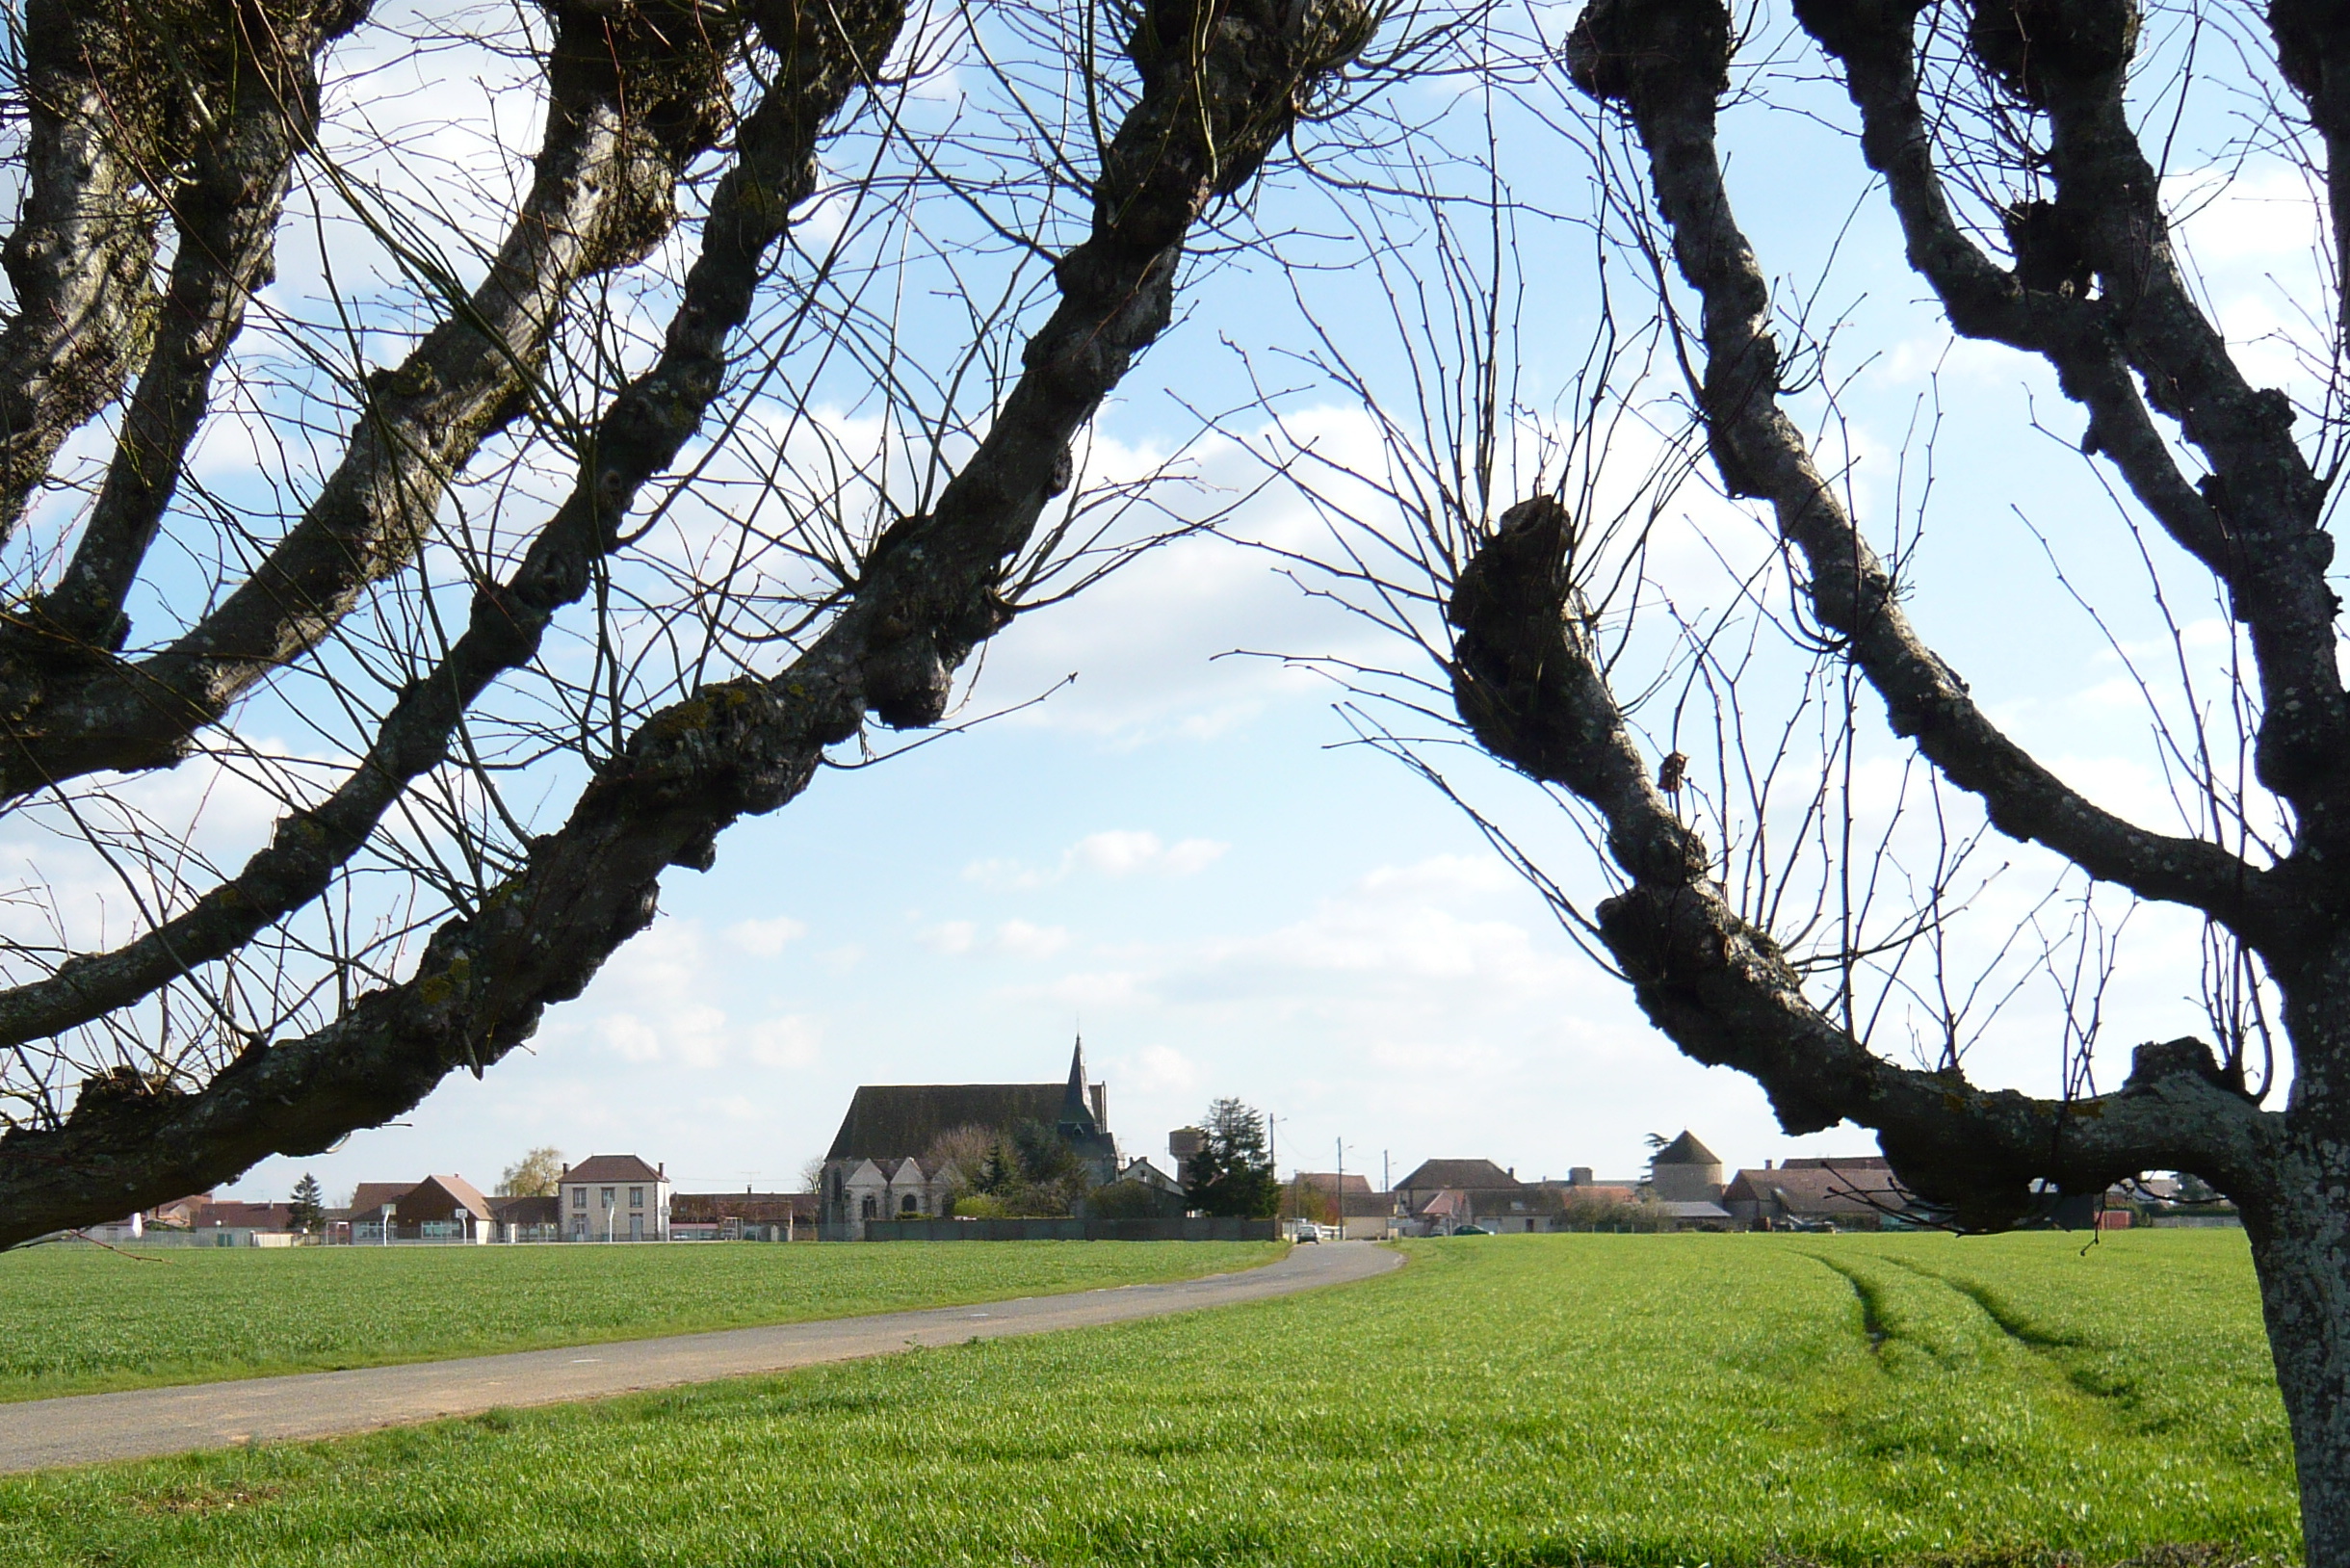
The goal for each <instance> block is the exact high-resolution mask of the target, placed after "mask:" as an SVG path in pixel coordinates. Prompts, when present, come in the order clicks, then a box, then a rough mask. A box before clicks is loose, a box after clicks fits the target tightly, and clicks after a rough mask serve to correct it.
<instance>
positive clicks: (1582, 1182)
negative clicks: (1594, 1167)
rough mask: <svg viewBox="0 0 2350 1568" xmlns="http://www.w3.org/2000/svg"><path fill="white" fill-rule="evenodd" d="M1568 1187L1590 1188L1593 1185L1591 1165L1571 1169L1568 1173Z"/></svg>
mask: <svg viewBox="0 0 2350 1568" xmlns="http://www.w3.org/2000/svg"><path fill="white" fill-rule="evenodd" d="M1567 1185H1568V1186H1569V1187H1589V1186H1590V1185H1591V1167H1590V1166H1589V1165H1575V1166H1572V1167H1570V1168H1569V1169H1568V1171H1567Z"/></svg>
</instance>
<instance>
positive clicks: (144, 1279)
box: [0, 1241, 1282, 1399]
mask: <svg viewBox="0 0 2350 1568" xmlns="http://www.w3.org/2000/svg"><path fill="white" fill-rule="evenodd" d="M1281 1251H1282V1248H1281V1247H1280V1246H1278V1245H1277V1244H1272V1243H1260V1242H1230V1241H1100V1242H1072V1241H989V1242H977V1241H974V1242H965V1243H958V1244H953V1245H923V1244H917V1243H913V1242H894V1243H888V1244H880V1245H872V1246H848V1245H836V1246H817V1245H797V1246H777V1245H764V1246H763V1245H759V1244H756V1243H749V1242H741V1243H724V1244H719V1243H712V1244H696V1245H687V1244H672V1245H668V1246H610V1247H599V1246H566V1245H554V1246H519V1247H497V1246H472V1247H466V1246H450V1247H297V1248H292V1249H289V1250H285V1251H256V1250H250V1249H246V1250H229V1249H222V1250H220V1251H212V1250H209V1249H198V1248H191V1249H187V1250H173V1251H162V1250H159V1251H157V1252H155V1253H153V1254H150V1255H149V1258H151V1260H152V1261H149V1259H143V1258H140V1257H137V1256H127V1255H124V1254H120V1253H115V1252H109V1251H106V1250H105V1249H103V1248H100V1247H88V1246H48V1247H35V1248H32V1249H30V1250H27V1251H22V1252H11V1253H5V1254H0V1399H30V1398H48V1397H50V1396H52V1395H59V1394H89V1393H99V1392H106V1391H111V1390H117V1389H127V1388H150V1387H154V1386H156V1385H159V1384H166V1383H195V1382H210V1381H214V1380H217V1379H221V1378H230V1377H259V1376H266V1375H269V1374H271V1373H275V1372H321V1371H328V1370H334V1369H339V1368H345V1367H378V1366H386V1365H389V1364H391V1363H393V1362H401V1361H433V1360H440V1359H443V1358H446V1357H450V1356H466V1355H487V1354H492V1353H495V1352H497V1351H501V1350H524V1349H532V1348H535V1347H538V1346H554V1345H592V1344H596V1343H599V1342H604V1341H611V1340H620V1339H639V1338H644V1337H647V1336H651V1335H656V1334H687V1333H693V1332H697V1331H699V1330H703V1329H712V1328H742V1327H747V1326H750V1325H752V1324H758V1323H788V1322H803V1321H807V1320H812V1319H818V1318H849V1317H854V1316H857V1315H859V1314H861V1313H868V1312H895V1311H900V1310H902V1309H905V1308H908V1307H933V1306H955V1305H959V1304H961V1303H963V1302H968V1301H989V1300H1000V1299H1003V1298H1005V1297H1007V1296H1016V1295H1045V1294H1057V1293H1061V1292H1067V1291H1089V1290H1096V1289H1099V1288H1102V1287H1104V1286H1111V1285H1135V1284H1145V1283H1151V1282H1155V1281H1161V1280H1173V1279H1189V1278H1194V1277H1196V1276H1198V1275H1201V1274H1213V1273H1217V1272H1221V1271H1223V1270H1227V1269H1232V1268H1245V1267H1252V1266H1254V1265H1256V1264H1260V1263H1264V1262H1266V1261H1268V1260H1270V1259H1272V1258H1274V1257H1276V1256H1279V1255H1280V1252H1281Z"/></svg>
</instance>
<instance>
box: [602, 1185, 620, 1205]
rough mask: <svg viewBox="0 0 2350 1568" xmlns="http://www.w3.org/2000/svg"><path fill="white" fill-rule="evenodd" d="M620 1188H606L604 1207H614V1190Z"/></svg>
mask: <svg viewBox="0 0 2350 1568" xmlns="http://www.w3.org/2000/svg"><path fill="white" fill-rule="evenodd" d="M618 1190H619V1189H617V1188H613V1187H608V1188H606V1189H604V1207H605V1208H607V1209H610V1208H612V1207H614V1205H613V1201H612V1195H613V1194H614V1192H616V1191H618Z"/></svg>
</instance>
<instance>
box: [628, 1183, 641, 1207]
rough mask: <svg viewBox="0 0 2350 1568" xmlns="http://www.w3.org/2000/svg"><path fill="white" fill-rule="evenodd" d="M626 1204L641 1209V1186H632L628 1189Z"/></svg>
mask: <svg viewBox="0 0 2350 1568" xmlns="http://www.w3.org/2000/svg"><path fill="white" fill-rule="evenodd" d="M628 1206H629V1207H630V1208H632V1209H641V1208H643V1207H644V1189H643V1188H641V1187H632V1188H630V1189H628Z"/></svg>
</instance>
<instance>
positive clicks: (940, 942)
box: [914, 920, 979, 958]
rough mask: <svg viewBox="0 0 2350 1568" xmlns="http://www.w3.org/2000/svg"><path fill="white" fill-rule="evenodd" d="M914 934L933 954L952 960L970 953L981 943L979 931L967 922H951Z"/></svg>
mask: <svg viewBox="0 0 2350 1568" xmlns="http://www.w3.org/2000/svg"><path fill="white" fill-rule="evenodd" d="M914 934H915V937H916V939H917V940H919V941H920V942H921V943H922V945H923V946H924V947H926V948H928V949H929V950H930V951H931V952H932V953H939V954H946V955H947V956H948V957H951V958H952V957H959V956H960V955H962V954H966V953H969V952H970V951H971V950H972V948H973V947H974V946H975V945H976V944H977V943H978V941H979V928H978V927H976V926H974V925H973V924H972V923H971V922H969V921H967V920H950V921H947V922H944V923H943V924H941V925H937V926H930V927H927V928H924V929H922V930H919V931H917V932H915V933H914Z"/></svg>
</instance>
